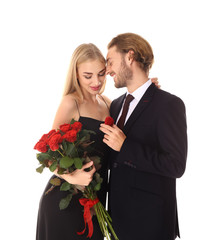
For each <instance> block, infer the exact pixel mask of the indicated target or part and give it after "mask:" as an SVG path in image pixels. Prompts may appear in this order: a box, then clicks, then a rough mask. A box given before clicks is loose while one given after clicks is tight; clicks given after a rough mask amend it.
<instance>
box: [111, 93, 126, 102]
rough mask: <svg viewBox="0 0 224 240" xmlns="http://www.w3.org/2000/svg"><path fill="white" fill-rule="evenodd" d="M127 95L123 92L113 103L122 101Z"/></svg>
mask: <svg viewBox="0 0 224 240" xmlns="http://www.w3.org/2000/svg"><path fill="white" fill-rule="evenodd" d="M125 95H126V93H124V94H122V95H121V96H120V97H117V98H115V99H114V100H113V101H112V104H116V103H119V102H120V101H122V99H123V98H124V97H125Z"/></svg>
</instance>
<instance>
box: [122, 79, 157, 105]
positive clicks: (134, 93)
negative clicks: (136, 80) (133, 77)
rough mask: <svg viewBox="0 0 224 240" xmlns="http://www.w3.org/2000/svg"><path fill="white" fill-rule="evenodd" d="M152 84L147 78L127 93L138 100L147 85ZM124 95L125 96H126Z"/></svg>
mask: <svg viewBox="0 0 224 240" xmlns="http://www.w3.org/2000/svg"><path fill="white" fill-rule="evenodd" d="M151 84H152V81H151V79H149V80H148V81H147V82H145V83H144V84H143V85H142V86H140V87H139V88H137V89H136V90H135V91H134V92H133V93H129V92H127V95H128V94H131V95H132V96H133V97H134V98H135V99H136V100H137V101H140V99H141V98H142V96H143V95H144V93H145V92H146V90H147V89H148V87H149V86H150V85H151ZM127 95H126V96H127Z"/></svg>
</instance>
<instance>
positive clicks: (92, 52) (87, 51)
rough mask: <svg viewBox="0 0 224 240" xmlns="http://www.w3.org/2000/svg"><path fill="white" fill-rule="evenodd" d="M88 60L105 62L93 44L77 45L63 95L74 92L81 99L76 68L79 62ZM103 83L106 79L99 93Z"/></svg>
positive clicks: (102, 89)
mask: <svg viewBox="0 0 224 240" xmlns="http://www.w3.org/2000/svg"><path fill="white" fill-rule="evenodd" d="M89 60H99V61H100V62H102V63H104V64H106V61H105V58H104V56H103V54H102V53H101V51H100V50H99V49H98V48H97V47H96V46H95V45H94V44H92V43H88V44H86V43H84V44H81V45H79V46H78V47H77V48H76V49H75V51H74V52H73V54H72V58H71V62H70V65H69V69H68V74H67V78H66V82H65V87H64V93H63V96H66V95H68V94H71V93H76V97H77V98H78V99H77V100H79V101H83V94H82V90H81V88H80V86H79V82H78V79H77V69H78V66H79V64H81V63H84V62H86V61H89ZM105 83H106V81H104V84H103V86H102V88H101V90H100V94H101V93H102V92H103V91H104V88H105Z"/></svg>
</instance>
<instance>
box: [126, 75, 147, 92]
mask: <svg viewBox="0 0 224 240" xmlns="http://www.w3.org/2000/svg"><path fill="white" fill-rule="evenodd" d="M148 80H149V78H148V76H147V75H146V74H145V73H143V72H139V73H138V74H133V78H132V80H131V81H129V84H128V85H127V89H128V92H129V93H132V92H134V91H135V90H136V89H138V88H139V87H141V86H142V85H143V84H145V83H146V82H147V81H148Z"/></svg>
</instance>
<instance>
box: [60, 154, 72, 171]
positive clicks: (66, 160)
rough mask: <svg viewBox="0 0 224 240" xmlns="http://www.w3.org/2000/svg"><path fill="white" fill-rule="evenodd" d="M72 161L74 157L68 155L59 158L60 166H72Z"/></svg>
mask: <svg viewBox="0 0 224 240" xmlns="http://www.w3.org/2000/svg"><path fill="white" fill-rule="evenodd" d="M73 163H74V159H72V158H70V157H67V156H66V157H63V158H62V159H61V160H60V166H61V167H62V168H69V167H71V166H72V164H73Z"/></svg>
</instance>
